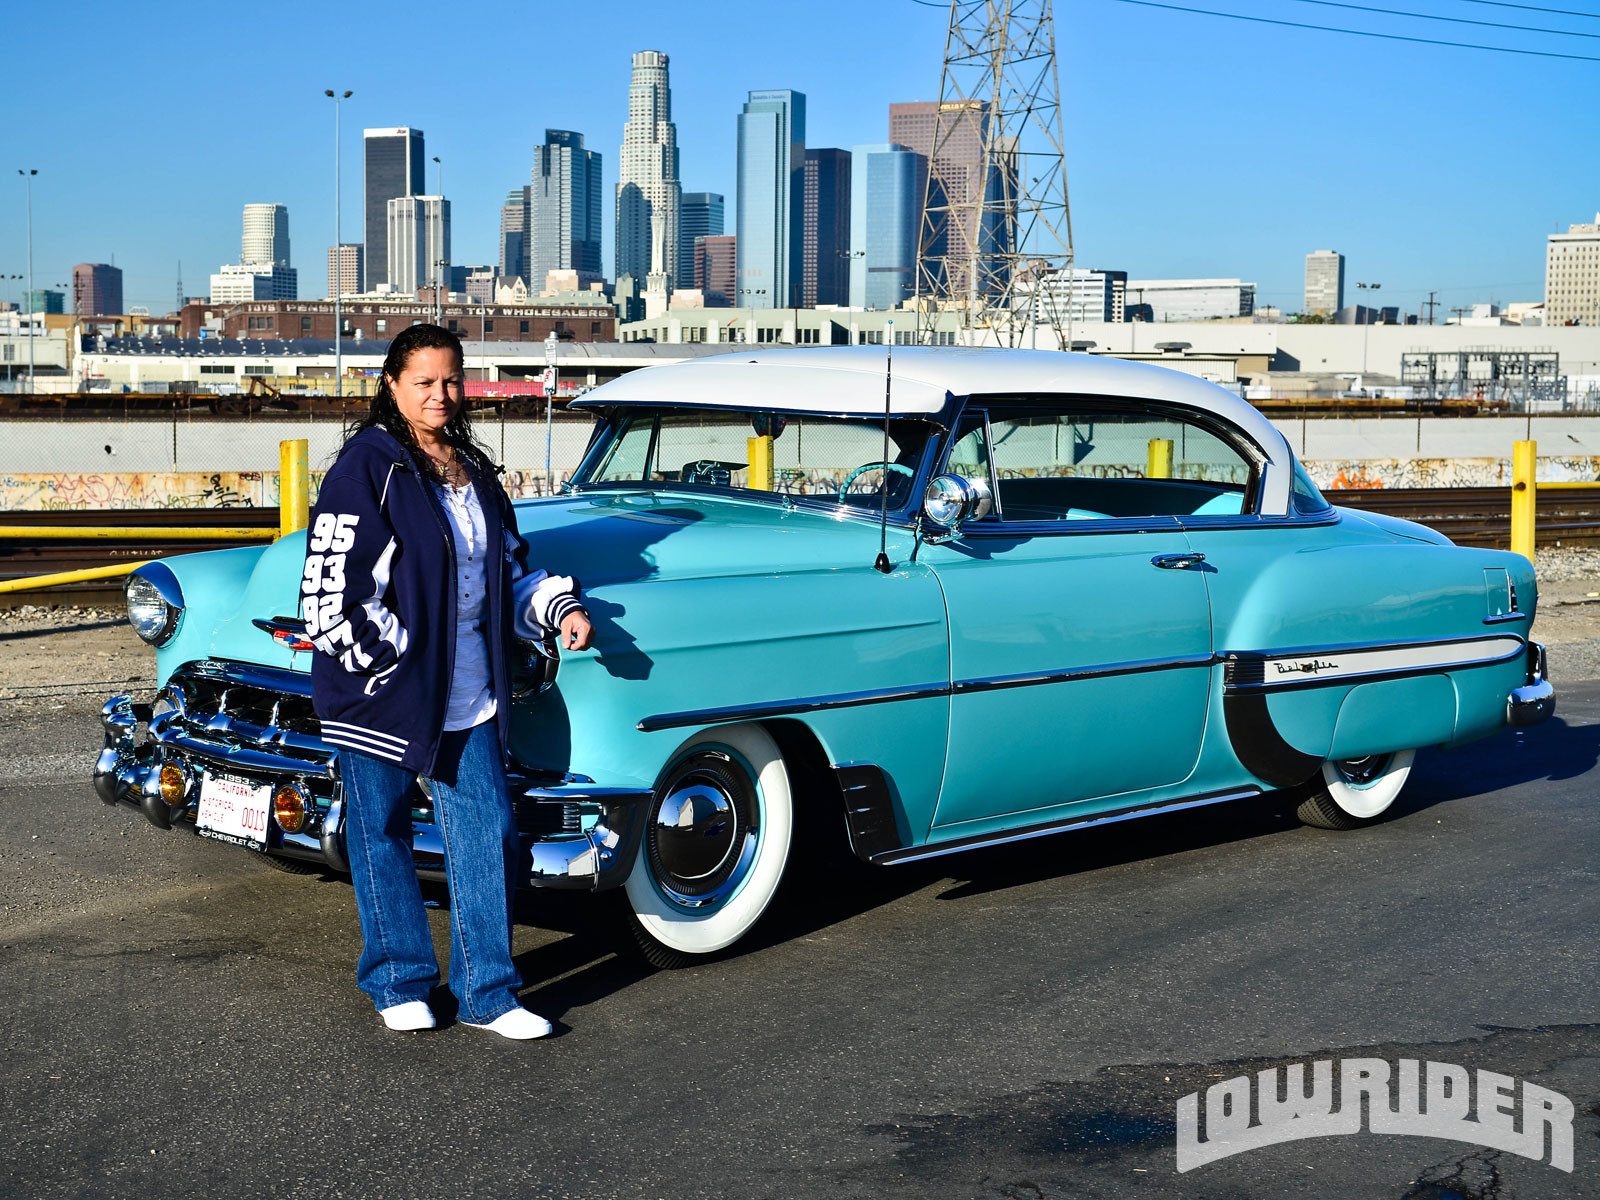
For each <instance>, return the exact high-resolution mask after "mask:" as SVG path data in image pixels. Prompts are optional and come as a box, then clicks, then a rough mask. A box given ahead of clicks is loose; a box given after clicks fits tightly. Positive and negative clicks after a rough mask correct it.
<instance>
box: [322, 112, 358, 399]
mask: <svg viewBox="0 0 1600 1200" xmlns="http://www.w3.org/2000/svg"><path fill="white" fill-rule="evenodd" d="M322 94H323V95H324V96H327V97H328V98H329V99H330V100H332V101H333V394H334V395H335V396H336V397H337V398H338V399H340V400H343V399H344V355H343V349H344V320H343V317H344V312H343V309H342V307H341V305H340V298H341V297H342V296H343V294H344V234H343V232H342V230H341V228H340V225H339V110H340V107H341V106H342V105H343V104H344V102H345V101H346V100H348V99H350V97H351V96H352V95H353V94H354V93H353V92H349V91H347V92H345V93H344V95H342V96H341V95H336V94H335V93H334V91H333V89H332V88H324V89H323V92H322ZM340 407H341V408H342V407H344V406H343V405H342V404H341V405H340Z"/></svg>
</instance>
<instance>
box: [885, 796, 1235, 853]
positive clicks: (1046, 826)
mask: <svg viewBox="0 0 1600 1200" xmlns="http://www.w3.org/2000/svg"><path fill="white" fill-rule="evenodd" d="M1260 794H1261V789H1260V788H1258V787H1245V788H1239V789H1236V790H1233V791H1224V792H1208V793H1204V794H1202V795H1199V796H1190V797H1189V798H1188V799H1185V800H1158V801H1155V802H1154V803H1151V804H1134V805H1130V806H1129V807H1127V808H1117V809H1112V810H1111V811H1109V812H1098V813H1085V814H1083V815H1082V816H1079V817H1067V818H1065V819H1063V820H1059V821H1047V822H1045V823H1043V824H1039V825H1029V826H1027V827H1025V828H1022V829H1011V830H1006V831H1004V832H1000V833H983V834H977V835H975V836H973V837H967V838H958V839H956V840H955V841H951V842H942V843H938V844H935V845H931V846H908V847H906V848H905V849H904V850H889V851H885V852H884V853H882V854H875V855H873V856H872V860H871V861H872V862H874V863H876V864H878V865H881V866H898V865H899V864H901V863H908V862H919V861H921V860H922V859H926V858H938V857H940V856H942V855H945V854H959V853H961V852H962V851H963V850H976V849H979V848H981V847H985V846H1004V845H1006V844H1008V843H1010V842H1021V841H1028V840H1030V839H1032V838H1039V837H1049V836H1050V835H1051V834H1053V833H1065V832H1067V831H1068V830H1073V829H1089V828H1092V827H1093V826H1096V825H1110V824H1113V823H1115V822H1117V821H1129V820H1132V819H1134V818H1135V817H1153V816H1158V815H1160V814H1161V813H1169V812H1181V811H1183V810H1184V809H1186V808H1203V807H1205V806H1206V805H1210V804H1223V803H1225V802H1227V801H1229V800H1245V799H1248V798H1249V797H1251V796H1259V795H1260Z"/></svg>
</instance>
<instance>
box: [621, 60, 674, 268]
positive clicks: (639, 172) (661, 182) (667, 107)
mask: <svg viewBox="0 0 1600 1200" xmlns="http://www.w3.org/2000/svg"><path fill="white" fill-rule="evenodd" d="M682 200H683V185H682V184H681V183H679V181H678V127H677V126H676V125H674V124H673V122H672V85H671V83H670V81H669V79H668V75H667V56H666V55H665V54H663V53H661V51H659V50H640V51H639V52H638V53H637V54H635V55H634V56H633V78H632V80H631V82H630V83H629V85H628V120H627V123H626V124H624V125H623V127H622V156H621V166H620V168H619V171H618V178H617V243H616V257H617V270H616V274H617V275H618V276H622V275H632V276H633V277H634V278H635V279H643V278H645V276H646V275H648V274H649V273H650V267H651V263H652V262H653V258H654V256H653V253H652V247H651V239H652V237H656V236H659V237H660V238H661V240H662V242H663V243H664V244H663V246H662V248H661V249H662V255H663V257H662V261H663V262H664V263H665V264H666V272H667V276H668V283H669V286H670V284H671V283H673V282H675V280H673V278H672V276H673V275H674V274H675V273H676V271H677V269H678V209H679V206H680V205H681V203H682ZM658 217H659V219H660V220H659V226H658V225H657V218H658ZM657 228H659V229H660V232H659V234H657V233H656V232H655V231H656V229H657Z"/></svg>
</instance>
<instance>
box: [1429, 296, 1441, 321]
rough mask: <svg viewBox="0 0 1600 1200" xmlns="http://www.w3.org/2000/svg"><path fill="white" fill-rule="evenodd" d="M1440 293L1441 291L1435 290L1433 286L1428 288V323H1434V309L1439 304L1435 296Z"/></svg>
mask: <svg viewBox="0 0 1600 1200" xmlns="http://www.w3.org/2000/svg"><path fill="white" fill-rule="evenodd" d="M1438 294H1439V293H1438V292H1436V291H1434V290H1433V289H1432V288H1429V289H1428V324H1429V325H1432V324H1433V310H1434V309H1435V308H1437V307H1438V306H1439V304H1438V301H1436V300H1435V299H1434V297H1435V296H1437V295H1438Z"/></svg>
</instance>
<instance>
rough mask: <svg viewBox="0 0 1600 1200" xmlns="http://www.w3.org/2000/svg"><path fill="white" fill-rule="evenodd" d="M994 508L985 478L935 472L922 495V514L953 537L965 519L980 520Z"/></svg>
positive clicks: (992, 494)
mask: <svg viewBox="0 0 1600 1200" xmlns="http://www.w3.org/2000/svg"><path fill="white" fill-rule="evenodd" d="M993 511H994V493H993V492H991V491H990V490H989V481H988V480H987V479H968V478H967V477H966V476H964V475H935V476H934V477H933V479H932V480H931V481H930V482H929V484H928V490H927V492H926V493H925V494H924V495H923V497H922V515H923V516H925V517H926V518H927V519H928V520H929V521H930V522H932V523H933V524H934V525H937V526H939V527H940V528H941V529H944V530H945V531H946V533H945V536H946V537H954V536H955V535H956V533H957V532H958V531H959V530H960V528H961V526H962V525H963V524H964V523H965V522H967V521H981V520H983V518H984V517H987V516H988V515H989V514H990V513H991V512H993Z"/></svg>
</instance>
